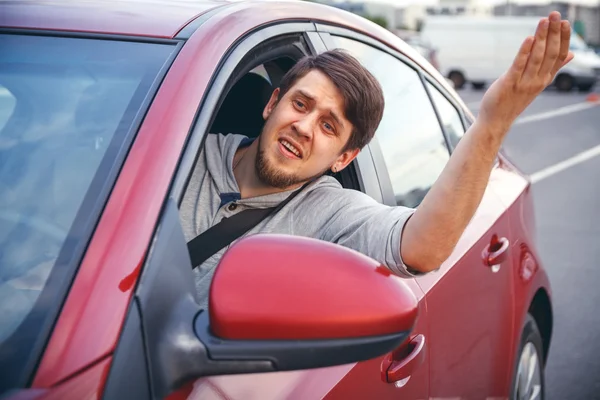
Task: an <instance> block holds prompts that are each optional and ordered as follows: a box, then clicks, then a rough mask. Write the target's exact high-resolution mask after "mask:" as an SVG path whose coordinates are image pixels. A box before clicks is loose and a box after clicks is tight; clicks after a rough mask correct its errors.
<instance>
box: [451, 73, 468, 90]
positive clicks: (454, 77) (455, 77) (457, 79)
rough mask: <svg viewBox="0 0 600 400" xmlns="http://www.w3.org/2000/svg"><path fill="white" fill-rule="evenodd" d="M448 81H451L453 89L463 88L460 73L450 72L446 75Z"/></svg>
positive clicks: (463, 81)
mask: <svg viewBox="0 0 600 400" xmlns="http://www.w3.org/2000/svg"><path fill="white" fill-rule="evenodd" d="M448 79H450V80H451V81H452V83H453V84H454V88H455V89H462V88H463V87H464V86H465V76H464V75H463V74H462V72H459V71H452V72H450V74H449V75H448Z"/></svg>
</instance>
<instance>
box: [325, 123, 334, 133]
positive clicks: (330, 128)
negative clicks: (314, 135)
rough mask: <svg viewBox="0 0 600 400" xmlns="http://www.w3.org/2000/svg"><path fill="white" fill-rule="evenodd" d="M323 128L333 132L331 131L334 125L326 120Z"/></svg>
mask: <svg viewBox="0 0 600 400" xmlns="http://www.w3.org/2000/svg"><path fill="white" fill-rule="evenodd" d="M323 128H325V130H326V131H327V132H331V133H333V126H331V124H330V123H328V122H324V123H323Z"/></svg>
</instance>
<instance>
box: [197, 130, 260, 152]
mask: <svg viewBox="0 0 600 400" xmlns="http://www.w3.org/2000/svg"><path fill="white" fill-rule="evenodd" d="M245 141H252V139H250V138H249V137H248V136H244V135H238V134H236V133H227V134H223V133H209V134H207V135H206V141H205V142H204V148H205V149H206V150H217V149H218V150H221V151H222V150H224V149H226V148H228V147H230V146H235V147H236V148H237V146H239V145H240V144H242V142H245Z"/></svg>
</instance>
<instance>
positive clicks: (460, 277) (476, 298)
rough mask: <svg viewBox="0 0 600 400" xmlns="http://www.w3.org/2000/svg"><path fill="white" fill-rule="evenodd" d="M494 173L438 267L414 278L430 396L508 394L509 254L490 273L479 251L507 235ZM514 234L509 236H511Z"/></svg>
mask: <svg viewBox="0 0 600 400" xmlns="http://www.w3.org/2000/svg"><path fill="white" fill-rule="evenodd" d="M495 174H496V170H494V172H492V178H491V180H490V185H489V186H488V188H487V190H486V192H485V194H484V196H483V199H482V201H481V204H480V206H479V208H478V210H477V212H476V213H475V216H474V217H473V219H472V220H471V223H470V224H469V226H468V227H467V229H466V231H465V233H464V234H463V235H462V236H461V238H460V240H459V242H458V245H457V246H456V248H455V250H454V251H453V253H452V254H451V256H450V257H449V258H448V260H446V261H445V262H444V263H443V264H442V266H441V267H440V269H439V271H437V272H433V273H431V274H428V275H425V276H423V277H418V278H417V282H418V283H419V284H420V286H421V287H422V288H423V291H424V292H425V299H426V302H427V307H428V315H427V316H428V318H427V319H428V321H429V338H430V342H431V343H432V345H431V355H430V357H431V361H430V378H431V383H430V388H431V393H430V395H431V396H432V397H436V398H437V397H439V398H447V397H459V398H488V397H490V398H491V397H503V396H506V395H507V393H508V392H507V389H508V376H509V373H510V371H511V370H512V369H511V364H510V357H509V356H510V354H509V353H508V352H507V351H506V349H507V348H512V342H513V336H514V334H513V333H514V329H513V315H512V310H513V307H514V295H513V289H512V285H513V259H512V257H510V251H511V250H512V249H511V248H510V247H509V249H508V251H509V257H508V258H507V259H506V261H504V262H503V263H502V264H501V266H500V268H499V270H498V271H497V272H494V271H493V270H492V268H491V267H490V266H488V265H486V264H485V263H484V260H483V256H482V253H483V252H484V251H485V250H486V249H487V248H488V247H489V246H490V244H491V242H492V237H493V235H498V237H505V238H511V235H510V224H509V220H508V218H509V217H508V215H507V214H506V212H505V207H504V205H503V203H502V202H501V201H500V199H499V197H498V196H497V195H496V194H495V193H494V192H493V185H494V183H493V182H494V181H495V179H497V178H496V177H495ZM511 239H512V238H511Z"/></svg>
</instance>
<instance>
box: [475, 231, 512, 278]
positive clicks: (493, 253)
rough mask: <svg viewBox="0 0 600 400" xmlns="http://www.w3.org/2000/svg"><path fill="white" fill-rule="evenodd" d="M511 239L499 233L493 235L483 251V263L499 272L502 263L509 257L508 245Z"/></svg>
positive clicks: (493, 270)
mask: <svg viewBox="0 0 600 400" xmlns="http://www.w3.org/2000/svg"><path fill="white" fill-rule="evenodd" d="M509 245H510V241H509V240H508V239H507V238H505V237H501V238H499V237H498V235H494V236H492V240H491V242H490V244H489V246H488V247H487V248H486V249H485V250H484V251H483V254H482V257H483V263H484V264H485V265H487V266H488V267H490V268H491V269H492V272H498V271H499V270H500V265H501V264H502V263H503V262H504V261H506V258H507V257H508V247H509Z"/></svg>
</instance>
